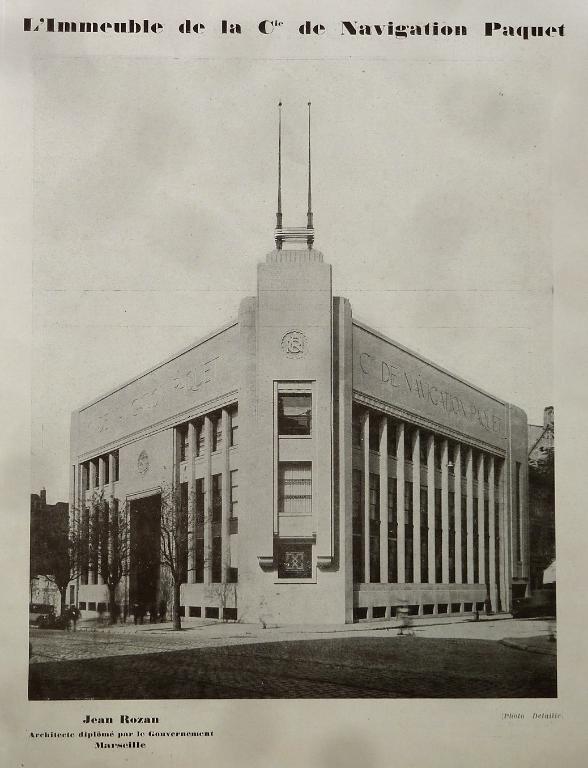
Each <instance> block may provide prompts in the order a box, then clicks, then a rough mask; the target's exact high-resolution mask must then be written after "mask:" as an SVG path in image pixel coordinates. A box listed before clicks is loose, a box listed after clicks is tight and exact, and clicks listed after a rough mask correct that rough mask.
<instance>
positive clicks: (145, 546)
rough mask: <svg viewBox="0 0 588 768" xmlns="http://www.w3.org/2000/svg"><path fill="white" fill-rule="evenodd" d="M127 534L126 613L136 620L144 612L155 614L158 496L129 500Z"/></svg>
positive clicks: (158, 537)
mask: <svg viewBox="0 0 588 768" xmlns="http://www.w3.org/2000/svg"><path fill="white" fill-rule="evenodd" d="M130 535H131V546H130V555H131V563H130V566H131V567H130V578H129V610H130V612H131V613H134V614H135V615H138V616H139V617H142V616H144V615H145V613H146V612H147V611H152V612H154V613H155V614H156V613H157V608H158V601H159V580H160V579H159V571H160V568H159V544H160V537H161V494H159V493H158V494H155V495H153V496H146V497H145V498H142V499H134V500H132V501H131V505H130ZM152 615H154V614H153V613H152Z"/></svg>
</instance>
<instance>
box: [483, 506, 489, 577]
mask: <svg viewBox="0 0 588 768" xmlns="http://www.w3.org/2000/svg"><path fill="white" fill-rule="evenodd" d="M489 526H490V507H489V506H488V499H484V573H485V574H486V584H489V583H490V527H489Z"/></svg>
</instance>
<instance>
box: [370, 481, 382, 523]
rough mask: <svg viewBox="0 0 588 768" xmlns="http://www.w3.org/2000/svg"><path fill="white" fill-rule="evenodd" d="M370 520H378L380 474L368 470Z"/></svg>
mask: <svg viewBox="0 0 588 768" xmlns="http://www.w3.org/2000/svg"><path fill="white" fill-rule="evenodd" d="M370 520H376V521H378V522H379V520H380V476H379V475H376V474H374V473H372V472H370Z"/></svg>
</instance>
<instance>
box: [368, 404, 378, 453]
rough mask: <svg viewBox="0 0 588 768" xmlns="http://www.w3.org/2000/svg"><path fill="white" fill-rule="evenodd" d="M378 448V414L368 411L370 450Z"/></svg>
mask: <svg viewBox="0 0 588 768" xmlns="http://www.w3.org/2000/svg"><path fill="white" fill-rule="evenodd" d="M379 450H380V416H379V414H377V413H375V412H373V411H372V412H371V413H370V451H376V452H379Z"/></svg>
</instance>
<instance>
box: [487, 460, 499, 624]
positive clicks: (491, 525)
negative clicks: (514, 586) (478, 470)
mask: <svg viewBox="0 0 588 768" xmlns="http://www.w3.org/2000/svg"><path fill="white" fill-rule="evenodd" d="M494 482H495V474H494V456H489V457H488V570H489V573H488V581H489V582H490V602H491V603H492V610H493V611H496V610H497V608H498V605H497V599H496V598H497V594H498V592H497V589H496V516H495V503H496V499H495V491H494Z"/></svg>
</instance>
